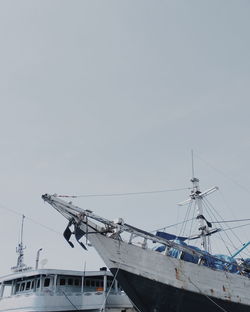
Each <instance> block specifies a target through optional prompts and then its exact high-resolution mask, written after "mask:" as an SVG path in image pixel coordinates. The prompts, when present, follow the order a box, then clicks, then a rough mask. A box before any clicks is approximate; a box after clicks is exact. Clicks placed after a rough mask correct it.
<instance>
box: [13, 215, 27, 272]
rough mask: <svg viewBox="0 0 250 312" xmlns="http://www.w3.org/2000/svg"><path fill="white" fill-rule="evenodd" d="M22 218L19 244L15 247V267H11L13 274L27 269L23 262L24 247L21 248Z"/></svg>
mask: <svg viewBox="0 0 250 312" xmlns="http://www.w3.org/2000/svg"><path fill="white" fill-rule="evenodd" d="M24 218H25V216H24V215H22V225H21V235H20V242H19V243H18V246H17V247H16V253H17V254H18V257H17V264H16V266H14V267H12V268H11V269H12V271H14V272H19V271H23V270H26V269H28V268H27V266H26V264H24V262H23V257H24V249H25V247H24V246H23V225H24Z"/></svg>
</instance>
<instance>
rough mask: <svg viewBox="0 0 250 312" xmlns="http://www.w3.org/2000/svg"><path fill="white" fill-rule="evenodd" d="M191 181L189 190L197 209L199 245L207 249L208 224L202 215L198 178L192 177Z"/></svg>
mask: <svg viewBox="0 0 250 312" xmlns="http://www.w3.org/2000/svg"><path fill="white" fill-rule="evenodd" d="M191 182H192V183H193V189H192V191H191V198H192V199H193V200H194V202H195V207H196V211H197V217H196V218H197V220H198V222H199V231H200V236H201V246H202V248H203V249H204V250H205V251H209V242H208V236H207V234H208V226H207V223H206V221H205V218H204V216H203V205H202V204H203V203H202V200H203V196H201V195H200V194H201V191H200V186H199V179H197V178H195V177H193V178H192V179H191Z"/></svg>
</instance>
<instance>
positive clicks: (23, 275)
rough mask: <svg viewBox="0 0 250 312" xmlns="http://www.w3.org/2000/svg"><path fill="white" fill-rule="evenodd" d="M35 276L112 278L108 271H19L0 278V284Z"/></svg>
mask: <svg viewBox="0 0 250 312" xmlns="http://www.w3.org/2000/svg"><path fill="white" fill-rule="evenodd" d="M37 275H45V276H46V275H64V276H65V275H68V276H79V277H81V276H85V277H91V276H104V275H107V276H112V273H111V272H110V271H106V270H100V271H86V272H84V271H74V270H60V269H37V270H34V269H31V270H26V271H20V272H13V273H10V274H8V275H5V276H1V277H0V283H2V282H7V281H11V280H15V279H19V278H28V277H32V276H37Z"/></svg>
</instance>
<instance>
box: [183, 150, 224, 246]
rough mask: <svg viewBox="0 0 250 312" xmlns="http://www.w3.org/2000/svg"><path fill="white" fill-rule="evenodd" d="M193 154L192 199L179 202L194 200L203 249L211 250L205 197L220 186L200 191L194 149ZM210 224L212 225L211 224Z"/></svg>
mask: <svg viewBox="0 0 250 312" xmlns="http://www.w3.org/2000/svg"><path fill="white" fill-rule="evenodd" d="M191 156H192V179H191V182H192V183H193V188H192V190H191V194H190V199H188V200H185V201H184V202H181V203H179V205H180V206H182V205H185V204H187V203H190V202H194V204H195V208H196V212H197V216H196V218H197V220H198V222H199V231H200V234H199V236H200V238H201V246H202V249H203V250H205V251H208V252H209V235H208V234H209V227H208V224H209V222H208V221H207V220H206V218H205V217H204V215H203V205H202V204H203V198H204V197H205V196H207V195H209V194H211V193H213V192H214V191H216V190H218V187H217V186H215V187H212V188H210V189H208V190H206V191H205V192H201V191H200V185H199V182H200V180H199V179H197V178H195V176H194V155H193V150H192V152H191ZM209 226H210V225H209Z"/></svg>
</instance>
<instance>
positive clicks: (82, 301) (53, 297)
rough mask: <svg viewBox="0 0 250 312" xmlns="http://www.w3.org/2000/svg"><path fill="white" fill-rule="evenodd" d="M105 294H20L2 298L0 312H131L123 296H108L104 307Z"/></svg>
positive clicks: (125, 297)
mask: <svg viewBox="0 0 250 312" xmlns="http://www.w3.org/2000/svg"><path fill="white" fill-rule="evenodd" d="M105 295H106V294H105V293H103V292H99V293H91V292H86V293H83V294H79V293H78V294H67V297H65V295H63V294H60V295H57V294H52V293H51V294H50V293H48V294H42V295H37V294H29V295H28V294H26V295H25V294H22V295H16V296H11V297H6V298H2V299H1V300H0V311H1V312H12V311H13V312H52V311H53V312H62V311H86V312H88V311H92V312H94V311H98V312H99V311H100V309H101V308H102V307H104V306H106V310H105V311H110V312H121V311H126V312H129V311H132V308H129V306H130V302H129V301H128V297H127V296H126V295H125V294H120V295H118V294H115V295H112V294H110V295H109V297H108V299H107V301H106V305H104V302H105Z"/></svg>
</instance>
